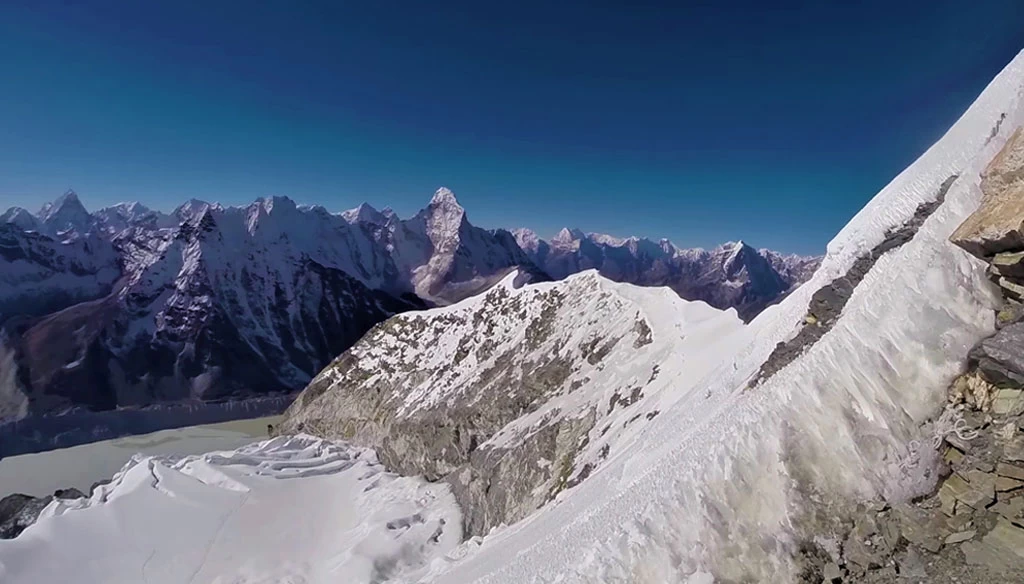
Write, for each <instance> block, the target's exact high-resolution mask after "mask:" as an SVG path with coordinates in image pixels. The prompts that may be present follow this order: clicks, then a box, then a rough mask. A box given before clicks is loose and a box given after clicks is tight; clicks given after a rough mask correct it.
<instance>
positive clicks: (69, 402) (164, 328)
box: [0, 188, 814, 419]
mask: <svg viewBox="0 0 1024 584" xmlns="http://www.w3.org/2000/svg"><path fill="white" fill-rule="evenodd" d="M577 234H578V232H573V233H570V232H568V231H566V232H563V234H562V235H560V236H559V237H556V238H555V239H553V240H552V242H551V243H550V244H549V243H548V242H544V241H541V240H540V239H539V238H537V237H536V236H534V235H533V234H531V233H530V232H527V231H525V230H519V231H517V232H515V233H514V234H513V233H511V232H509V231H505V230H502V229H496V230H486V229H481V228H478V227H475V226H473V225H472V224H471V223H470V222H469V219H468V217H467V214H466V211H465V209H463V207H462V206H461V205H460V204H459V203H458V201H457V200H456V198H455V195H454V194H453V193H452V192H451V191H450V190H448V189H446V188H441V189H438V190H437V192H436V193H435V194H434V196H433V198H432V199H431V200H430V202H429V204H428V205H427V206H426V207H425V208H424V209H423V210H421V211H420V212H418V213H417V214H415V215H414V216H413V217H411V218H408V219H401V218H399V217H398V216H397V215H396V214H395V213H394V212H392V211H391V210H390V209H385V210H383V211H378V210H376V209H374V208H373V207H371V206H369V205H367V204H363V205H360V206H359V207H357V208H355V209H352V210H349V211H345V212H343V213H338V214H334V213H330V212H328V211H327V210H326V209H324V208H323V207H319V206H298V205H296V204H295V203H294V202H293V201H292V200H290V199H288V198H286V197H272V198H264V199H258V200H257V201H255V202H254V203H252V204H250V205H246V206H242V207H223V206H221V205H218V204H211V203H206V202H204V201H198V200H190V201H187V202H186V203H184V204H182V205H181V206H179V207H178V208H177V209H175V210H174V211H173V212H172V213H169V214H167V213H162V212H159V211H153V210H151V209H148V208H146V207H145V206H143V205H141V204H139V203H121V204H118V205H115V206H112V207H107V208H104V209H100V210H98V211H96V212H93V213H90V212H89V211H87V210H86V208H85V207H84V206H83V204H82V202H81V201H80V200H79V198H78V196H77V195H76V194H75V193H74V192H72V191H69V192H67V193H65V194H64V195H63V196H61V197H60V198H58V199H57V200H56V201H54V202H53V203H49V204H47V205H45V206H44V207H43V208H42V209H41V210H40V211H39V212H37V213H31V212H29V211H27V210H25V209H21V208H11V209H9V210H8V211H7V212H5V213H4V214H3V216H2V217H0V267H2V268H3V269H2V270H0V324H2V325H3V337H2V347H0V349H2V352H3V355H6V356H9V357H10V358H9V359H5V360H4V359H0V378H2V379H5V380H8V381H5V382H4V387H2V388H0V396H4V397H2V398H0V419H10V418H21V417H24V416H26V415H28V414H30V413H50V412H56V411H59V410H62V409H64V408H67V407H72V406H84V407H86V408H88V409H93V410H104V409H110V408H114V407H120V406H140V405H148V404H153V403H159V402H178V401H189V400H211V399H223V398H237V397H244V396H250V395H263V394H268V393H280V392H291V391H297V390H299V389H301V388H302V387H303V386H304V385H305V384H306V383H307V382H308V381H309V380H310V379H312V377H313V376H314V375H316V374H317V373H318V372H319V371H320V369H321V368H322V367H323V366H324V365H325V364H327V363H328V362H330V360H331V359H333V358H334V357H336V356H337V355H338V354H339V353H341V352H342V351H344V350H345V349H347V348H348V347H350V346H351V345H352V344H353V343H355V342H356V341H357V340H358V339H359V338H360V337H361V336H362V335H363V333H365V332H366V331H367V330H369V328H370V327H372V326H373V325H375V324H376V323H378V322H381V321H383V320H384V319H386V318H387V317H388V316H390V315H392V314H395V313H398V312H403V311H406V310H410V309H415V308H423V307H426V306H432V305H447V304H450V303H452V302H457V301H459V300H461V299H463V298H466V297H468V296H471V295H473V294H477V293H479V292H483V291H486V290H487V289H489V288H490V287H491V286H493V285H494V284H495V283H496V282H498V281H499V280H501V279H502V278H504V277H505V276H506V275H507V274H509V273H513V271H514V273H515V274H516V284H517V285H518V284H522V283H524V282H529V281H543V280H548V279H550V278H549V275H548V274H550V275H551V276H554V277H555V278H559V279H561V278H564V277H566V276H567V275H569V274H572V273H576V272H579V271H581V270H586V269H589V268H599V269H600V271H601V273H602V274H604V275H606V276H608V277H611V278H612V279H615V280H622V281H628V282H633V283H638V284H642V285H656V286H661V285H669V286H671V287H672V288H673V289H674V290H675V291H676V292H678V293H679V294H680V295H681V296H683V297H684V298H689V299H700V300H706V301H708V302H709V303H710V304H712V305H713V306H717V307H720V308H727V307H736V308H737V309H738V310H739V311H740V314H741V315H742V316H744V317H750V316H752V315H753V314H755V313H756V312H757V311H758V310H760V309H761V308H763V307H764V306H765V305H767V304H770V303H771V302H774V301H777V300H778V299H779V298H780V297H781V296H782V295H784V294H785V293H787V292H788V290H790V289H791V288H792V287H793V285H795V283H797V282H799V281H802V279H804V278H806V277H807V276H809V273H810V271H812V270H811V269H805V268H807V266H813V265H814V260H813V259H804V258H795V257H792V258H791V257H783V256H780V255H778V254H774V253H773V252H767V251H765V252H760V253H759V252H756V251H754V250H753V249H752V248H749V247H748V246H746V245H743V244H727V245H726V246H722V247H721V248H717V249H716V250H712V251H711V252H704V251H702V250H679V249H676V248H675V247H674V246H672V245H671V244H669V243H668V242H663V243H662V244H661V245H660V246H658V245H655V244H652V243H650V242H648V241H647V240H637V239H635V238H631V239H628V240H617V239H615V238H612V237H609V236H598V235H593V234H591V235H589V236H583V235H582V234H578V237H577ZM801 269H802V271H800V270H801ZM68 331H75V332H74V334H67V332H68Z"/></svg>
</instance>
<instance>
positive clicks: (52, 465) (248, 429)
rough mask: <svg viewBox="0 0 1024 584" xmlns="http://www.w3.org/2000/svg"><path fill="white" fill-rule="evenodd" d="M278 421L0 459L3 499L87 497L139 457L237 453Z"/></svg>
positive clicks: (198, 429) (164, 433)
mask: <svg viewBox="0 0 1024 584" xmlns="http://www.w3.org/2000/svg"><path fill="white" fill-rule="evenodd" d="M280 419H281V416H269V417H265V418H256V419H252V420H234V421H231V422H220V423H217V424H205V425H200V426H189V427H186V428H175V429H172V430H161V431H159V432H153V433H151V434H141V435H138V436H125V437H122V438H115V439H113V440H104V441H102V442H93V443H92V444H83V445H81V446H73V447H71V448H61V449H59V450H50V451H48V452H38V453H34V454H22V455H19V456H12V457H8V458H4V459H0V498H3V497H5V496H7V495H10V494H12V493H24V494H26V495H33V496H43V495H50V494H53V492H54V491H55V490H57V489H66V488H70V487H74V488H76V489H78V490H80V491H82V492H83V493H85V494H88V493H89V490H90V488H91V487H92V485H93V483H96V482H97V481H103V480H108V479H110V477H111V476H113V475H114V473H116V472H117V471H119V470H121V467H123V466H124V465H125V463H126V462H128V460H129V459H131V457H132V456H133V455H135V454H138V453H142V454H146V455H160V456H167V455H181V456H185V455H190V454H202V453H204V452H211V451H214V450H234V449H236V448H239V447H241V446H244V445H246V444H249V443H250V442H254V441H257V440H262V439H264V438H266V437H267V424H276V423H277V422H278V420H280Z"/></svg>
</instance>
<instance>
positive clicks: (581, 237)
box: [513, 229, 821, 320]
mask: <svg viewBox="0 0 1024 584" xmlns="http://www.w3.org/2000/svg"><path fill="white" fill-rule="evenodd" d="M513 233H514V235H515V236H516V240H517V241H518V242H519V245H520V247H522V248H523V250H525V251H526V253H527V255H529V257H530V259H531V260H533V262H534V263H535V264H537V265H538V266H540V267H541V268H542V269H543V270H544V271H546V272H547V273H548V274H550V275H551V276H552V277H553V278H558V279H560V278H564V277H566V276H568V275H570V274H575V273H577V272H580V271H583V270H589V269H596V270H598V271H599V272H600V273H601V275H602V276H604V277H606V278H609V279H611V280H615V281H617V282H629V283H631V284H637V285H639V286H668V287H669V288H671V289H673V290H674V291H675V292H676V293H678V294H679V296H680V297H682V298H684V299H687V300H703V301H704V302H707V303H708V304H710V305H712V306H714V307H716V308H721V309H723V310H724V309H726V308H735V309H736V310H737V312H738V313H739V315H740V316H741V317H742V318H743V319H744V320H750V319H751V318H753V317H754V316H756V315H757V314H758V313H759V312H760V311H761V310H763V309H764V308H765V307H766V306H769V305H771V304H773V303H775V302H777V301H778V300H780V299H781V298H782V297H783V296H784V295H785V294H786V293H788V292H789V291H790V290H792V289H793V288H794V287H796V286H798V285H800V284H801V283H803V282H804V281H806V280H807V279H808V278H809V277H810V276H811V274H813V273H814V270H815V269H817V267H818V264H819V263H820V262H821V258H820V257H802V256H796V255H783V254H779V253H777V252H774V251H771V250H766V249H763V250H755V249H754V248H752V247H750V246H748V245H746V244H745V243H743V242H742V241H740V242H730V243H726V244H724V245H721V246H719V247H717V248H715V249H712V250H703V249H680V248H677V247H676V246H674V245H673V244H672V243H671V242H670V241H668V240H667V239H662V240H661V241H659V242H654V241H651V240H649V239H641V238H636V237H630V238H627V239H619V238H616V237H612V236H609V235H603V234H599V233H583V232H582V231H580V230H578V229H563V230H562V231H560V232H559V233H558V234H557V235H556V236H555V237H554V238H552V239H551V241H550V242H548V241H544V240H543V239H541V238H539V237H538V236H537V234H536V233H534V232H532V231H530V230H529V229H517V230H515V231H514V232H513Z"/></svg>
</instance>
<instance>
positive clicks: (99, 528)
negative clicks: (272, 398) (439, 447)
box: [0, 436, 461, 584]
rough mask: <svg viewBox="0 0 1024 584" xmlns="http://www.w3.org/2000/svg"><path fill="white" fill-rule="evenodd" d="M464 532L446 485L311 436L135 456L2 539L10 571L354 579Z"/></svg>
mask: <svg viewBox="0 0 1024 584" xmlns="http://www.w3.org/2000/svg"><path fill="white" fill-rule="evenodd" d="M460 537H461V533H460V531H459V512H458V509H457V508H456V507H455V504H454V501H453V499H452V496H451V495H450V494H449V493H448V491H447V488H446V487H444V486H442V485H432V484H428V483H425V482H424V481H423V480H421V479H417V478H403V477H397V476H395V475H393V474H390V473H387V472H385V471H384V469H383V467H381V465H380V464H379V463H378V462H377V461H376V458H375V456H374V454H373V452H372V451H369V450H365V449H359V448H354V447H349V446H346V445H344V444H330V443H326V442H323V441H321V440H318V439H315V438H312V437H309V436H296V437H292V438H276V439H272V440H268V441H265V442H260V443H257V444H252V445H250V446H246V447H243V448H240V449H238V450H236V451H232V452H215V453H211V454H206V455H203V456H189V457H185V458H181V459H180V460H174V459H171V458H159V457H138V458H136V459H133V460H132V462H130V463H129V464H128V465H126V466H125V468H124V469H122V470H121V471H120V472H119V473H118V474H117V475H116V476H115V477H114V480H113V482H112V483H110V484H108V485H104V486H101V487H98V488H97V489H96V490H95V491H94V492H93V495H92V496H91V497H90V498H89V499H77V500H72V501H63V500H57V501H55V502H53V503H51V504H50V505H49V506H48V507H47V508H46V509H45V510H44V511H43V513H42V515H41V517H40V519H39V521H38V522H37V523H36V524H34V525H32V526H31V527H29V528H28V529H27V530H26V531H25V532H24V533H23V534H22V535H21V536H19V537H18V538H17V539H14V540H6V541H0V581H2V582H4V583H5V584H38V583H41V582H96V583H99V582H102V583H104V584H117V583H126V584H127V583H132V584H137V583H140V582H146V583H148V584H160V583H166V584H182V583H184V582H222V583H228V582H230V583H233V584H257V583H260V584H270V583H281V582H289V583H291V584H300V583H301V584H317V583H335V582H346V583H351V584H359V583H363V582H366V583H370V582H375V583H376V582H381V581H383V580H385V579H395V578H415V577H416V573H417V571H420V570H422V569H424V567H425V566H426V565H427V564H429V562H431V561H433V560H434V559H436V558H438V557H440V556H442V555H443V554H445V553H447V552H449V551H451V550H452V549H453V548H454V547H455V545H456V544H457V543H458V541H459V539H460Z"/></svg>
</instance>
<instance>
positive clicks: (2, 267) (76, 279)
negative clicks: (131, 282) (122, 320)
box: [0, 223, 121, 324]
mask: <svg viewBox="0 0 1024 584" xmlns="http://www.w3.org/2000/svg"><path fill="white" fill-rule="evenodd" d="M120 274H121V271H120V270H119V269H118V265H117V255H116V253H115V252H114V249H113V247H111V245H110V243H109V242H107V241H105V240H103V239H100V238H98V237H96V236H95V235H93V234H88V235H84V236H76V237H74V238H71V239H65V240H63V241H61V240H57V239H54V238H52V237H50V236H48V235H44V234H42V233H39V232H37V231H23V230H22V229H20V228H19V227H18V226H17V225H16V224H15V223H10V224H2V223H0V324H2V323H3V322H4V321H6V320H7V319H8V318H10V317H11V316H14V315H19V314H23V315H30V316H37V315H41V314H45V313H47V312H50V311H53V310H58V309H61V308H64V307H66V306H69V305H71V304H74V303H75V302H80V301H82V300H90V299H93V298H97V297H99V296H102V295H104V294H106V293H108V292H109V291H110V289H111V286H112V285H113V283H114V281H115V280H117V278H118V277H119V276H120Z"/></svg>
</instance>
